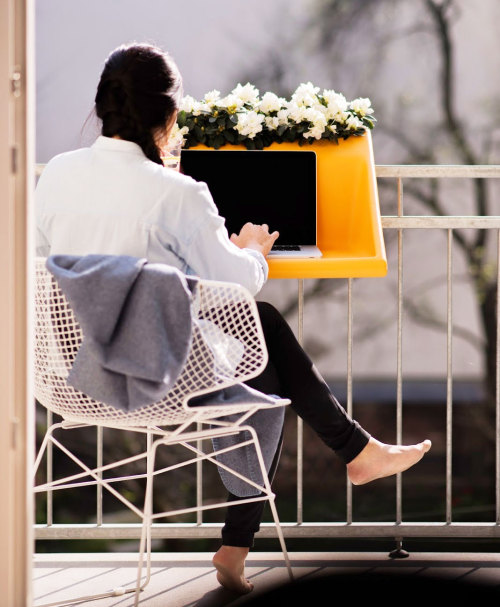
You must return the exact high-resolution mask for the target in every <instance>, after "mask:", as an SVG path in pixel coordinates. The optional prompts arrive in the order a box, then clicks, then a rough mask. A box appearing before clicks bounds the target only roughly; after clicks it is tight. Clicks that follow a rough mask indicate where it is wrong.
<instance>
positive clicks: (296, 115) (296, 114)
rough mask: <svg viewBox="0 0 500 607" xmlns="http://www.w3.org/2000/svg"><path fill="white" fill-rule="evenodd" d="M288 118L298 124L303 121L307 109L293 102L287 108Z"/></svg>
mask: <svg viewBox="0 0 500 607" xmlns="http://www.w3.org/2000/svg"><path fill="white" fill-rule="evenodd" d="M287 110H288V118H289V119H291V120H293V121H294V122H296V123H297V124H299V123H300V122H303V121H304V120H305V117H304V116H305V112H306V110H307V107H306V106H305V105H298V104H297V103H295V101H291V102H290V103H289V104H288V107H287Z"/></svg>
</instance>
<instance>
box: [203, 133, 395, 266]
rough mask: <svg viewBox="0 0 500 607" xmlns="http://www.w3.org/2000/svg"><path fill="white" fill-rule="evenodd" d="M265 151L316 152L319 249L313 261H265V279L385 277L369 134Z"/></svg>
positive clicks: (236, 147) (234, 147)
mask: <svg viewBox="0 0 500 607" xmlns="http://www.w3.org/2000/svg"><path fill="white" fill-rule="evenodd" d="M197 148H198V149H208V148H205V147H204V146H197ZM197 148H192V149H197ZM231 148H232V149H245V148H244V147H243V146H231ZM225 149H227V147H226V148H225ZM266 149H268V150H279V149H281V150H312V151H314V152H316V155H317V175H318V181H317V192H318V233H317V239H318V246H319V248H320V249H321V251H322V253H323V257H321V258H318V259H269V260H268V261H269V278H360V277H364V276H367V277H375V276H385V275H386V274H387V257H386V252H385V243H384V238H383V233H382V225H381V220H380V208H379V200H378V189H377V181H376V176H375V163H374V159H373V148H372V140H371V134H370V132H369V131H368V132H367V133H366V134H365V135H363V136H362V137H350V138H349V139H347V140H345V141H343V140H341V141H340V142H339V144H338V145H336V144H335V143H332V142H329V141H315V142H314V143H313V144H312V145H305V146H303V147H300V146H299V145H298V143H273V144H272V145H271V146H270V147H268V148H266ZM214 151H216V150H214ZM264 151H265V150H264Z"/></svg>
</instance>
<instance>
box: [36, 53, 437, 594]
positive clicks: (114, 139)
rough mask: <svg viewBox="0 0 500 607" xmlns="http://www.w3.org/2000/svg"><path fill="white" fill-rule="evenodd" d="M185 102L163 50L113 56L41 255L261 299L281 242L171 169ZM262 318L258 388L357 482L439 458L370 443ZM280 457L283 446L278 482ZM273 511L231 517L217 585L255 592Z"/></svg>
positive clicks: (43, 236) (274, 315) (47, 210)
mask: <svg viewBox="0 0 500 607" xmlns="http://www.w3.org/2000/svg"><path fill="white" fill-rule="evenodd" d="M181 96H182V81H181V76H180V74H179V71H178V69H177V67H176V65H175V63H174V61H173V60H172V59H171V58H170V57H169V56H168V55H167V54H166V53H164V52H163V51H161V50H160V49H158V48H156V47H153V46H150V45H143V44H132V45H127V46H122V47H119V48H117V49H116V50H115V51H113V52H112V53H111V55H110V56H109V57H108V59H107V61H106V64H105V66H104V70H103V72H102V74H101V78H100V81H99V85H98V88H97V94H96V97H95V109H96V113H97V116H98V117H99V118H100V119H101V121H102V135H101V136H99V137H98V138H97V140H96V142H95V143H94V144H93V145H92V146H91V147H90V148H84V149H79V150H76V151H73V152H68V153H65V154H61V155H59V156H56V157H55V158H53V159H52V160H51V161H50V162H49V163H48V165H47V167H46V168H45V171H44V172H43V174H42V176H41V178H40V180H39V183H38V185H37V193H36V198H37V200H36V207H37V254H38V255H41V256H49V255H53V254H72V255H86V254H89V253H101V254H113V255H132V256H135V257H145V258H147V259H148V260H149V261H151V262H161V263H166V264H170V265H172V266H175V267H177V268H179V269H180V270H182V271H183V272H185V273H188V274H189V273H191V274H196V275H198V276H200V277H202V278H207V279H215V280H222V281H230V282H237V283H240V284H242V285H243V286H245V287H246V288H247V289H248V290H249V291H250V292H251V293H252V294H253V295H255V294H257V293H258V292H259V291H260V289H261V288H262V286H263V284H264V283H265V281H266V279H267V272H268V266H267V262H266V256H267V254H268V253H269V251H270V249H271V247H272V245H273V243H274V241H275V240H276V239H277V238H278V233H277V232H269V227H268V226H267V225H254V224H251V223H248V224H246V225H244V226H243V228H242V230H241V231H240V233H239V234H232V235H231V237H229V235H228V233H227V230H226V228H225V226H224V220H223V219H222V218H221V217H220V216H219V215H218V213H217V209H216V207H215V204H214V202H213V200H212V198H211V195H210V193H209V191H208V188H207V186H206V185H205V184H203V183H198V182H196V181H194V180H193V179H191V178H190V177H187V176H185V175H182V174H180V173H178V172H176V171H172V170H170V169H165V168H164V167H163V164H162V161H161V157H160V154H161V148H162V147H163V146H164V144H165V142H167V141H168V137H169V134H170V132H171V129H172V127H173V125H174V123H175V121H176V116H177V111H178V107H179V103H180V100H181ZM258 309H259V314H260V317H261V321H262V326H263V330H264V335H265V339H266V344H267V348H268V351H269V363H268V365H267V368H266V369H265V371H264V372H263V373H262V374H261V376H259V377H257V378H255V379H254V380H252V381H251V382H249V384H250V385H251V386H252V387H254V388H256V389H258V390H260V391H262V392H266V393H273V394H280V396H282V397H287V398H290V399H291V403H292V404H291V407H292V408H293V409H294V410H295V411H296V413H297V414H298V415H300V416H301V417H302V418H303V419H304V420H305V421H306V422H307V423H308V424H309V425H310V426H311V427H312V428H313V429H314V430H315V431H316V433H317V434H318V435H319V436H320V437H321V439H322V440H323V441H324V442H325V443H326V444H327V445H328V446H329V447H330V448H331V449H332V450H333V451H334V452H335V453H336V454H337V455H339V457H341V459H342V460H343V461H344V462H345V464H346V467H347V472H348V476H349V478H350V480H351V481H352V482H353V483H354V484H364V483H367V482H370V481H372V480H375V479H377V478H382V477H385V476H389V475H392V474H395V473H397V472H400V471H403V470H406V469H407V468H409V467H410V466H412V465H413V464H415V463H416V462H418V461H419V460H420V459H421V458H422V456H423V455H424V453H425V452H426V451H428V450H429V448H430V446H431V443H430V441H428V440H426V441H423V442H421V443H419V444H417V445H411V446H394V445H386V444H383V443H381V442H379V441H378V440H376V439H375V438H373V437H371V436H370V435H369V434H368V432H366V431H365V430H364V429H363V428H361V427H360V425H359V424H358V423H357V422H356V421H354V420H352V419H351V418H350V417H349V416H348V415H347V413H346V412H345V410H344V409H343V408H342V407H341V406H340V404H339V403H338V402H337V400H336V399H335V397H334V396H333V394H332V393H331V392H330V390H329V388H328V386H327V385H326V383H325V382H324V381H323V379H322V378H321V377H320V375H319V374H318V372H317V370H316V369H315V367H314V365H313V364H312V362H311V361H310V359H309V358H308V356H307V355H306V354H305V352H304V351H303V350H302V348H301V347H300V345H299V344H298V342H297V341H296V339H295V337H294V335H293V333H292V331H291V329H290V328H289V326H288V325H287V323H286V322H285V321H284V319H283V318H282V316H281V315H280V314H279V312H278V311H277V310H276V309H275V308H273V307H272V306H271V305H269V304H267V303H264V302H259V303H258ZM284 352H286V356H283V353H284ZM278 458H279V449H278V452H277V453H276V456H275V458H274V462H273V466H272V469H271V477H272V475H273V474H274V470H275V468H276V465H277V461H278ZM232 499H234V496H232V495H230V496H229V501H231V500H232ZM263 507H264V502H257V503H253V504H244V505H238V506H232V507H230V508H228V509H227V515H226V521H225V525H224V527H223V530H222V545H221V547H220V549H219V550H218V551H217V553H216V554H215V556H214V558H213V563H214V566H215V567H216V569H217V577H218V580H219V582H220V583H221V584H222V585H223V586H226V587H227V588H230V589H232V590H235V591H237V592H240V593H245V592H249V591H250V590H251V589H252V585H251V584H250V582H248V580H246V578H245V575H244V565H245V559H246V556H247V555H248V551H249V548H250V547H251V546H252V545H253V536H254V533H255V532H256V531H258V529H259V523H260V520H261V516H262V510H263Z"/></svg>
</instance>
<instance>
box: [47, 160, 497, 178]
mask: <svg viewBox="0 0 500 607" xmlns="http://www.w3.org/2000/svg"><path fill="white" fill-rule="evenodd" d="M46 166H47V165H46V164H44V163H38V164H37V165H36V167H35V174H36V176H37V177H39V176H40V175H41V174H42V171H43V169H44V168H45V167H46ZM375 174H376V176H377V177H421V178H425V177H427V178H437V177H462V178H470V177H471V178H498V177H500V164H376V165H375Z"/></svg>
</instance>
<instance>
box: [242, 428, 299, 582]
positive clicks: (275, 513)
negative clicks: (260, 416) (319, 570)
mask: <svg viewBox="0 0 500 607" xmlns="http://www.w3.org/2000/svg"><path fill="white" fill-rule="evenodd" d="M245 429H246V430H248V431H249V432H250V434H251V435H252V438H253V443H254V447H255V451H256V453H257V459H258V461H259V465H260V470H261V475H262V478H263V479H264V487H265V492H266V494H267V497H268V500H269V506H270V508H271V512H272V515H273V519H274V524H275V527H276V533H277V534H278V539H279V542H280V546H281V551H282V552H283V558H284V560H285V565H286V568H287V571H288V576H289V578H290V581H292V582H293V581H294V579H295V578H294V575H293V571H292V566H291V564H290V558H289V556H288V550H287V548H286V544H285V538H284V536H283V529H282V528H281V523H280V520H279V517H278V510H277V509H276V504H275V495H274V493H273V491H272V489H271V483H270V482H269V477H268V476H267V470H266V465H265V463H264V458H263V456H262V450H261V448H260V443H259V439H258V437H257V432H256V431H255V429H254V428H252V427H249V426H247V427H246V428H245Z"/></svg>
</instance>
